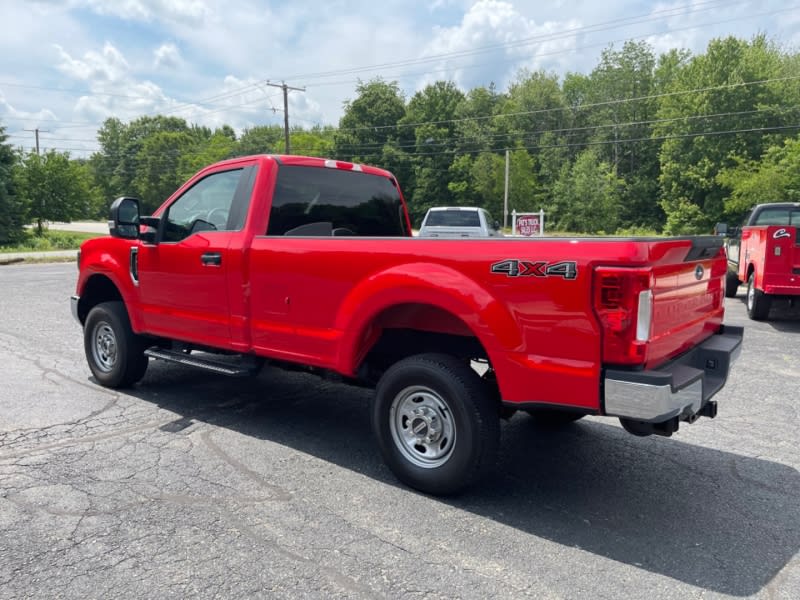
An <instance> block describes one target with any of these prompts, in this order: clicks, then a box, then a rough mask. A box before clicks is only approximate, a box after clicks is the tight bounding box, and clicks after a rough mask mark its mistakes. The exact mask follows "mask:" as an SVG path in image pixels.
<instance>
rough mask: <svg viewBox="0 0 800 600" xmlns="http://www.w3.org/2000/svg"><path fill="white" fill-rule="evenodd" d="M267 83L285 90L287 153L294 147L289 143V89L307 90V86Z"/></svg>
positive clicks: (284, 114)
mask: <svg viewBox="0 0 800 600" xmlns="http://www.w3.org/2000/svg"><path fill="white" fill-rule="evenodd" d="M267 85H269V86H272V87H276V88H281V89H282V90H283V137H284V140H285V142H286V154H291V153H292V147H291V145H290V144H289V90H292V91H294V92H305V91H306V88H296V87H292V86H290V85H286V82H283V83H270V82H269V81H268V82H267Z"/></svg>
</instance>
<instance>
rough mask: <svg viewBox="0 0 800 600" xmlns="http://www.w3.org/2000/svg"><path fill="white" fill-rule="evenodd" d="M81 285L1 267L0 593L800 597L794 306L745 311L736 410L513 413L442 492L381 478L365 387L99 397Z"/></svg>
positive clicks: (198, 383) (65, 277) (153, 374)
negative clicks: (489, 454)
mask: <svg viewBox="0 0 800 600" xmlns="http://www.w3.org/2000/svg"><path fill="white" fill-rule="evenodd" d="M75 278H76V272H75V265H74V264H58V265H19V266H6V267H0V287H1V288H2V290H3V292H4V293H3V294H2V296H0V364H2V365H3V377H2V381H1V382H0V598H48V599H50V598H111V597H113V598H144V597H150V598H161V597H170V596H176V597H202V598H214V597H224V598H235V597H236V598H244V597H247V598H250V597H270V598H273V597H279V598H297V597H299V598H416V597H424V598H459V597H461V598H487V597H500V598H519V597H536V598H583V597H585V598H593V599H594V598H609V599H610V598H620V597H627V598H648V599H652V598H697V597H704V598H706V597H710V598H715V597H747V596H752V597H758V598H767V599H770V600H772V599H781V598H783V599H786V600H789V599H792V600H794V599H796V598H798V597H800V555H799V554H798V551H799V550H800V474H798V467H800V451H799V450H798V449H799V448H800V433H798V402H800V396H799V394H798V390H800V309H797V308H795V309H784V310H777V311H775V312H774V313H773V316H774V318H775V319H774V320H773V321H770V322H767V323H754V322H751V321H749V320H748V319H747V318H746V316H745V312H744V302H743V295H742V292H740V295H739V297H738V298H736V299H732V300H728V317H727V320H728V322H730V323H733V324H745V325H746V333H745V348H744V351H743V353H742V356H741V358H740V361H739V362H738V363H737V365H736V367H735V371H734V373H733V374H732V376H731V377H730V379H729V381H728V384H727V387H726V388H725V389H724V390H723V391H722V392H721V393H720V394H719V395H718V396H717V399H718V400H719V405H720V411H719V413H720V414H719V417H718V418H716V419H714V420H708V419H701V420H700V421H698V422H697V423H696V424H694V425H691V426H683V427H682V428H681V431H680V432H679V433H678V434H677V435H675V436H673V437H672V438H670V439H665V438H658V437H650V438H641V439H640V438H635V437H633V436H630V435H628V434H627V433H625V432H624V431H623V430H622V429H621V428H620V427H619V425H618V424H617V423H615V422H614V421H612V420H609V419H602V418H587V419H584V420H582V421H580V422H579V423H576V424H574V425H573V426H570V427H568V428H566V429H564V430H561V431H558V432H552V431H543V430H540V429H537V428H536V427H535V426H534V425H533V424H532V422H531V421H530V419H528V418H527V416H526V415H515V416H514V417H513V418H512V419H511V420H510V421H508V422H506V423H505V424H504V426H503V431H502V448H501V456H500V460H499V464H498V467H497V471H496V474H495V475H493V476H492V477H490V478H489V479H488V480H487V481H485V482H484V483H483V484H482V485H481V486H480V487H478V488H477V489H474V490H472V491H471V492H469V493H467V494H464V495H462V496H459V497H456V498H448V499H440V498H431V497H428V496H425V495H422V494H419V493H416V492H413V491H411V490H409V489H407V488H404V487H403V486H401V485H399V484H398V483H397V482H396V481H395V480H394V478H393V477H392V475H391V474H390V473H389V472H388V470H387V469H386V468H385V467H384V466H383V464H382V462H381V460H380V458H379V456H378V454H377V451H376V449H375V445H374V443H373V441H372V439H371V435H370V432H369V420H368V415H367V412H366V405H367V401H368V398H369V391H366V390H362V389H357V388H351V387H348V386H345V385H342V384H338V383H333V382H329V381H323V380H320V379H317V378H315V377H312V376H309V375H304V374H298V373H293V374H289V373H285V372H282V371H279V370H275V369H272V368H266V369H265V370H264V371H263V372H262V373H261V374H260V375H259V376H258V377H257V378H255V379H250V380H230V379H226V378H222V377H219V376H215V375H212V374H205V373H202V372H198V371H194V370H191V369H190V368H187V367H179V366H171V365H166V364H164V363H151V365H150V370H149V371H148V373H147V375H146V376H145V378H144V380H143V381H142V383H141V384H140V385H138V386H136V387H135V388H133V389H131V390H127V391H125V392H120V393H117V392H114V391H110V390H106V389H104V388H101V387H99V386H97V385H95V384H94V383H93V381H92V379H91V378H90V376H89V370H88V368H87V366H86V364H85V359H84V357H83V345H82V337H81V331H80V328H79V326H78V325H77V324H76V323H75V322H73V320H72V318H71V316H70V314H69V305H68V297H69V295H70V294H71V293H72V292H73V286H74V282H75Z"/></svg>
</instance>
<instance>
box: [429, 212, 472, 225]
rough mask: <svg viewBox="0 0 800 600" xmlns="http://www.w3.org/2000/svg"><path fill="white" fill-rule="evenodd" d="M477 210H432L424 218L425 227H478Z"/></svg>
mask: <svg viewBox="0 0 800 600" xmlns="http://www.w3.org/2000/svg"><path fill="white" fill-rule="evenodd" d="M480 226H481V219H480V216H479V215H478V211H477V210H461V209H455V208H454V209H446V210H432V211H430V212H429V213H428V218H427V219H425V227H480Z"/></svg>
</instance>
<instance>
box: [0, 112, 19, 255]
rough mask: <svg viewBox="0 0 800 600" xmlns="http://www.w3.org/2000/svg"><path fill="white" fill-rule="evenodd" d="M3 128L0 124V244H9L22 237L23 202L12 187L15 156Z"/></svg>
mask: <svg viewBox="0 0 800 600" xmlns="http://www.w3.org/2000/svg"><path fill="white" fill-rule="evenodd" d="M7 139H8V138H7V137H6V134H5V128H3V127H1V126H0V244H10V243H14V242H15V241H17V240H18V239H19V238H20V237H22V235H23V232H24V225H25V204H24V202H23V201H22V199H21V198H19V197H18V196H17V194H16V193H15V189H14V165H15V163H16V156H15V154H14V151H13V150H12V149H11V146H10V145H8V144H7V143H6V140H7Z"/></svg>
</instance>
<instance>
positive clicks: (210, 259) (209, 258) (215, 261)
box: [200, 252, 222, 267]
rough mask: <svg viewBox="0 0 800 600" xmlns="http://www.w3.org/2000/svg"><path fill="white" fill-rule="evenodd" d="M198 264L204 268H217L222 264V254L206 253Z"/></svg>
mask: <svg viewBox="0 0 800 600" xmlns="http://www.w3.org/2000/svg"><path fill="white" fill-rule="evenodd" d="M200 262H201V263H203V266H205V267H218V266H220V265H221V264H222V254H220V253H219V252H206V253H205V254H203V255H201V256H200Z"/></svg>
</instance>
